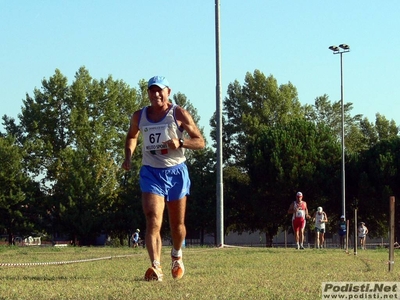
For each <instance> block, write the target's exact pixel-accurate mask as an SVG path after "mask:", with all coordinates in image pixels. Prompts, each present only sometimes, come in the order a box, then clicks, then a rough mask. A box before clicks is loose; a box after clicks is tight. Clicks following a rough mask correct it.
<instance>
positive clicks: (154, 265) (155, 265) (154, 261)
mask: <svg viewBox="0 0 400 300" xmlns="http://www.w3.org/2000/svg"><path fill="white" fill-rule="evenodd" d="M153 267H154V268H157V269H158V268H161V264H160V262H159V261H158V260H153Z"/></svg>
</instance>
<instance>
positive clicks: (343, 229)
mask: <svg viewBox="0 0 400 300" xmlns="http://www.w3.org/2000/svg"><path fill="white" fill-rule="evenodd" d="M338 234H339V239H340V249H344V248H345V240H346V234H347V224H346V220H345V218H344V216H343V215H342V216H340V220H339V231H338Z"/></svg>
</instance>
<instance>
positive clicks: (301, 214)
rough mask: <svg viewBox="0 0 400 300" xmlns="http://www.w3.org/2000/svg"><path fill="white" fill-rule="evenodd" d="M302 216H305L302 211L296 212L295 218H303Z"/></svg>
mask: <svg viewBox="0 0 400 300" xmlns="http://www.w3.org/2000/svg"><path fill="white" fill-rule="evenodd" d="M304 216H305V213H304V210H298V211H296V218H304Z"/></svg>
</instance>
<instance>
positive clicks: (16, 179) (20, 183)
mask: <svg viewBox="0 0 400 300" xmlns="http://www.w3.org/2000/svg"><path fill="white" fill-rule="evenodd" d="M0 165H1V169H0V215H1V218H0V228H2V229H3V230H5V231H6V233H7V235H8V242H9V244H10V245H11V244H13V242H14V241H13V236H14V235H15V234H22V235H24V234H27V233H30V232H31V231H33V229H34V223H32V219H34V217H33V216H32V213H33V209H34V208H35V205H34V203H33V202H31V200H32V198H31V195H30V190H29V188H30V187H31V186H32V183H31V182H30V179H29V177H28V176H27V174H26V172H25V168H24V153H23V151H22V150H21V148H20V147H18V146H17V145H16V144H15V138H13V137H12V136H10V135H8V136H5V137H0ZM30 217H32V218H30Z"/></svg>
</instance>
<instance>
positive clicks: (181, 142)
mask: <svg viewBox="0 0 400 300" xmlns="http://www.w3.org/2000/svg"><path fill="white" fill-rule="evenodd" d="M182 147H183V139H179V148H182Z"/></svg>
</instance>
